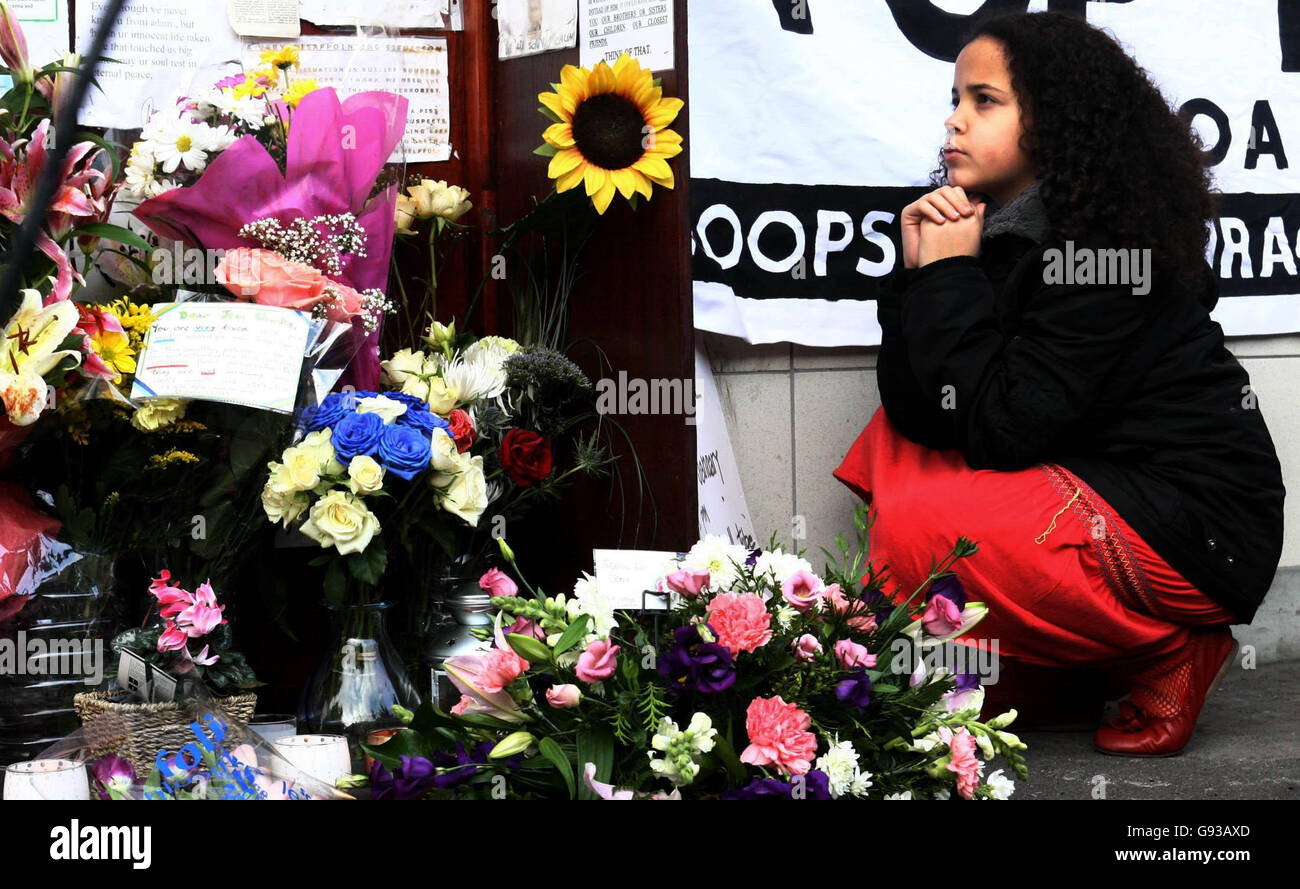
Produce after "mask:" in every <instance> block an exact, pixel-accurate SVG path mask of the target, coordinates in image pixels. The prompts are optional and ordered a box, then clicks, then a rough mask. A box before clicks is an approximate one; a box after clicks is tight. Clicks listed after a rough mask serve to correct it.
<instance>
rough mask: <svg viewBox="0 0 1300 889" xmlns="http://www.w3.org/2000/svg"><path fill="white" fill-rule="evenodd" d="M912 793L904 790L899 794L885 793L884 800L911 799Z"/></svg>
mask: <svg viewBox="0 0 1300 889" xmlns="http://www.w3.org/2000/svg"><path fill="white" fill-rule="evenodd" d="M911 798H912V791H910V790H904V791H903V792H901V793H886V794H885V799H911Z"/></svg>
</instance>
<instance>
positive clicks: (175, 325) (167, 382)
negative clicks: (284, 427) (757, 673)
mask: <svg viewBox="0 0 1300 889" xmlns="http://www.w3.org/2000/svg"><path fill="white" fill-rule="evenodd" d="M154 311H155V312H156V313H157V320H156V321H154V323H153V324H152V326H150V328H149V333H148V335H147V337H146V338H145V342H144V350H143V352H142V353H141V355H140V359H139V361H138V362H137V367H136V376H135V385H134V386H133V387H132V389H131V397H132V398H152V397H159V398H164V397H165V398H197V399H204V400H206V401H221V402H225V403H227V404H242V405H246V406H248V407H255V408H260V409H262V410H268V411H275V412H277V413H282V414H289V413H292V412H293V407H294V402H295V401H296V399H297V396H298V382H299V377H300V375H301V373H302V362H303V353H304V352H305V351H306V348H307V341H308V335H309V333H310V331H311V325H312V321H311V318H310V316H308V315H307V314H306V313H305V312H297V311H294V310H293V309H284V308H279V307H277V306H259V305H257V304H256V303H242V302H240V303H195V302H184V303H161V304H159V305H157V306H155V307H154Z"/></svg>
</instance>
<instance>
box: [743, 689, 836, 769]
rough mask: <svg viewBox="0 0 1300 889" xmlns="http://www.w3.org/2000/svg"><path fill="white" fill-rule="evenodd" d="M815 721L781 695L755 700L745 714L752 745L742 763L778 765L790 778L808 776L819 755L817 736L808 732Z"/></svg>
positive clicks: (746, 731) (746, 750)
mask: <svg viewBox="0 0 1300 889" xmlns="http://www.w3.org/2000/svg"><path fill="white" fill-rule="evenodd" d="M811 725H812V719H811V718H810V717H809V716H808V714H807V713H805V712H803V711H802V710H800V709H799V708H798V706H796V705H795V704H787V703H786V702H785V701H783V700H782V699H781V696H780V695H777V696H776V697H772V698H754V700H752V701H750V702H749V708H748V709H747V710H746V711H745V733H746V734H747V735H749V746H748V747H746V748H745V749H744V751H743V752H742V753H741V754H740V761H741V762H747V763H749V764H750V765H755V766H776V767H777V768H778V769H780V770H781V771H782V772H784V773H785V774H787V775H805V774H807V773H808V770H809V769H811V768H812V758H813V756H814V755H815V754H816V753H817V736H816V735H814V734H813V733H812V732H810V731H808V730H807V729H808V727H809V726H811Z"/></svg>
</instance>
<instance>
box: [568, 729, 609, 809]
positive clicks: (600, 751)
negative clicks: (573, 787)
mask: <svg viewBox="0 0 1300 889" xmlns="http://www.w3.org/2000/svg"><path fill="white" fill-rule="evenodd" d="M577 762H578V768H580V769H585V768H586V767H587V763H589V762H590V763H595V765H596V774H595V775H593V776H592V777H593V778H594V780H596V781H600V782H603V783H609V779H610V775H611V774H612V773H613V770H614V736H613V735H612V734H610V731H609V729H608V728H606V727H605V726H595V727H593V728H592V729H591V730H590V731H588V732H585V733H583V734H580V735H578V760H577ZM578 799H598V797H597V796H596V793H595V791H593V790H592V789H591V788H590V787H588V786H587V782H586V781H583V782H582V784H581V785H579V787H578Z"/></svg>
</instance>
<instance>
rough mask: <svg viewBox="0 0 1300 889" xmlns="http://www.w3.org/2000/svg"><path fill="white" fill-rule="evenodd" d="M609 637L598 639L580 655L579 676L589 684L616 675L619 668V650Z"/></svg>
mask: <svg viewBox="0 0 1300 889" xmlns="http://www.w3.org/2000/svg"><path fill="white" fill-rule="evenodd" d="M620 647H621V646H618V645H611V644H610V642H609V640H608V639H597V640H596V641H595V642H593V643H591V644H590V645H588V646H587V650H586V651H584V652H583V653H582V654H580V655H578V667H577V671H576V672H577V674H578V678H579V679H581V680H582V681H583V682H586V683H588V684H590V683H593V682H600V681H602V680H604V679H608V678H609V677H611V676H613V675H614V671H615V670H617V669H618V650H619V648H620Z"/></svg>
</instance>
